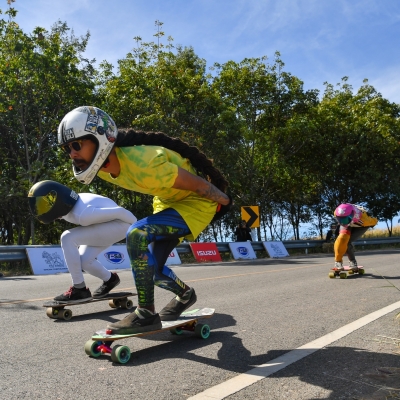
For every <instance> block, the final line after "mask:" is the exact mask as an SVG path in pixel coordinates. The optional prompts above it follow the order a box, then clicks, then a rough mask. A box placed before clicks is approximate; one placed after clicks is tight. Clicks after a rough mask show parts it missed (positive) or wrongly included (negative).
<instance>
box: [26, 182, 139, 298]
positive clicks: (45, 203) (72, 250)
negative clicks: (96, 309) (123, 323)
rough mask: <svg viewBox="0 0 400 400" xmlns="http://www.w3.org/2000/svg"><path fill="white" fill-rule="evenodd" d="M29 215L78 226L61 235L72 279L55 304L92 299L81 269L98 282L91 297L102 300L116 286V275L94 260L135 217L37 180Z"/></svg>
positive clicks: (91, 196) (112, 204)
mask: <svg viewBox="0 0 400 400" xmlns="http://www.w3.org/2000/svg"><path fill="white" fill-rule="evenodd" d="M28 197H29V206H30V208H31V210H32V213H33V214H34V215H35V216H36V217H37V218H38V219H39V221H40V222H42V223H44V224H49V223H50V222H52V221H54V220H56V219H64V220H65V221H68V222H71V223H73V224H77V225H81V226H78V227H76V228H72V229H69V230H66V231H65V232H63V233H62V235H61V248H62V251H63V253H64V258H65V262H66V264H67V267H68V270H69V272H70V274H71V278H72V286H71V287H70V288H69V290H67V291H66V292H65V293H63V294H61V295H59V296H56V297H55V298H54V300H55V301H59V302H66V301H67V302H76V303H79V302H83V301H86V300H87V299H88V298H91V297H92V294H91V292H90V290H89V289H88V288H87V287H86V284H85V280H84V277H83V272H82V270H84V271H86V272H88V273H89V274H91V275H93V276H95V277H97V278H99V279H101V280H102V281H103V283H102V285H100V287H99V288H97V289H96V290H95V291H94V292H93V298H101V297H105V296H106V295H107V294H108V292H110V290H112V289H113V288H114V287H115V286H117V285H118V284H119V283H120V279H119V277H118V275H117V274H116V273H111V272H110V271H108V270H107V269H106V268H105V267H104V266H103V265H102V264H100V262H99V261H98V260H97V258H96V257H97V255H98V254H99V253H100V252H102V251H103V250H105V249H106V248H107V247H109V246H111V245H112V244H114V243H116V242H118V241H120V240H122V239H124V238H125V235H126V231H127V230H128V228H129V226H130V225H131V224H132V223H134V222H136V221H137V219H136V217H135V216H134V215H133V214H132V213H131V212H130V211H128V210H126V209H124V208H122V207H119V206H118V205H117V204H116V203H115V202H114V201H112V200H111V199H109V198H107V197H103V196H99V195H96V194H92V193H79V194H77V193H75V192H74V191H73V190H71V189H70V188H68V187H67V186H64V185H62V184H61V183H58V182H54V181H49V180H47V181H41V182H38V183H36V184H35V185H33V186H32V187H31V189H30V190H29V194H28Z"/></svg>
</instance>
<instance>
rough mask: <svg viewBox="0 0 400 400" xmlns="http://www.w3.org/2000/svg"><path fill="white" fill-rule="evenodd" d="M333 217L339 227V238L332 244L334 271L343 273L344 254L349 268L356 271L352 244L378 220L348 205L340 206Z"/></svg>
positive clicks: (358, 207) (362, 210) (357, 207)
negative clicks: (348, 262)
mask: <svg viewBox="0 0 400 400" xmlns="http://www.w3.org/2000/svg"><path fill="white" fill-rule="evenodd" d="M334 215H335V218H336V220H337V221H338V223H339V225H340V227H339V236H338V237H337V239H336V241H335V244H334V250H335V267H334V269H335V270H337V271H343V256H344V255H345V254H346V253H347V257H348V259H349V261H350V268H353V269H357V261H356V257H355V254H354V246H353V242H354V241H356V240H357V239H359V238H360V237H361V236H362V235H364V233H365V232H366V231H367V230H368V229H369V228H373V227H374V226H375V225H376V224H377V223H378V220H377V218H374V217H371V216H370V215H368V213H367V211H366V210H365V209H364V208H363V207H361V206H358V205H355V204H349V203H344V204H340V205H339V206H338V207H337V208H336V210H335V212H334Z"/></svg>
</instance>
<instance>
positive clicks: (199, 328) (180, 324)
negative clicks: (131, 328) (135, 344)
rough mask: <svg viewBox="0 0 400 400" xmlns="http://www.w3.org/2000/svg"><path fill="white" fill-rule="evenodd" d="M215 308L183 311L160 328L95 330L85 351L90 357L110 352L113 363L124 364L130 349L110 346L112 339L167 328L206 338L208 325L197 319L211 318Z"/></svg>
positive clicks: (150, 333) (171, 330)
mask: <svg viewBox="0 0 400 400" xmlns="http://www.w3.org/2000/svg"><path fill="white" fill-rule="evenodd" d="M214 312H215V309H213V308H201V309H195V310H190V311H185V312H183V313H182V314H181V316H180V317H179V318H178V319H177V320H176V321H162V328H161V329H158V330H155V331H150V332H143V333H131V334H126V335H113V334H112V333H108V332H111V330H108V329H102V330H99V331H97V332H95V333H94V334H93V336H92V339H91V340H88V341H87V342H86V344H85V353H86V354H87V355H88V356H91V357H99V356H100V355H102V354H110V355H111V360H112V361H114V362H115V363H119V364H125V363H127V362H128V361H129V359H130V356H131V350H130V348H129V347H128V346H121V345H115V346H114V347H112V348H111V345H112V344H113V342H114V341H116V340H119V339H126V338H130V337H140V336H147V335H152V334H154V333H158V332H162V331H167V330H169V331H170V332H171V333H172V334H174V335H181V334H182V333H183V331H192V332H194V334H195V336H197V337H199V338H202V339H208V337H209V336H210V327H209V326H208V325H207V324H202V323H199V322H198V321H199V319H203V318H211V317H212V316H213V315H214Z"/></svg>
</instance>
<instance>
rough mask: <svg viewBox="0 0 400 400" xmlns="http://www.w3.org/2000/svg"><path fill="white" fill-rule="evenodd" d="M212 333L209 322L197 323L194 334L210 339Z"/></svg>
mask: <svg viewBox="0 0 400 400" xmlns="http://www.w3.org/2000/svg"><path fill="white" fill-rule="evenodd" d="M210 333H211V332H210V327H209V326H208V325H207V324H197V325H196V326H195V328H194V334H195V335H196V336H198V337H201V338H202V339H208V337H209V336H210Z"/></svg>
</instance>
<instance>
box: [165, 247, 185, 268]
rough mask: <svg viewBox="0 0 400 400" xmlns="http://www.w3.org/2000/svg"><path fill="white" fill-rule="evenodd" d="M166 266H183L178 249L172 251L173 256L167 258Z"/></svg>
mask: <svg viewBox="0 0 400 400" xmlns="http://www.w3.org/2000/svg"><path fill="white" fill-rule="evenodd" d="M165 264H166V265H179V264H182V261H181V258H180V257H179V254H178V251H177V250H176V249H174V250H172V252H171V254H170V255H169V256H168V258H167V262H166V263H165Z"/></svg>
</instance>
